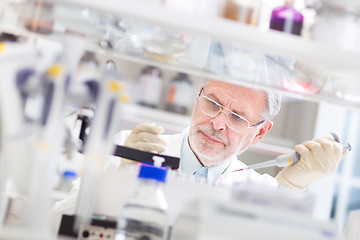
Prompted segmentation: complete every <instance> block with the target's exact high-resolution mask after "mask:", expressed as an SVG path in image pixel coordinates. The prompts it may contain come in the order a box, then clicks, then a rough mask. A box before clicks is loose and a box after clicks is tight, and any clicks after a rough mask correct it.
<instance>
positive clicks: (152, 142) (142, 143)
mask: <svg viewBox="0 0 360 240" xmlns="http://www.w3.org/2000/svg"><path fill="white" fill-rule="evenodd" d="M163 132H164V128H162V127H160V126H156V125H155V124H152V123H140V124H139V125H137V126H136V127H135V128H134V129H133V130H132V131H131V134H130V135H129V136H128V137H127V138H126V139H125V143H124V146H125V147H130V148H135V149H138V150H141V151H147V152H152V153H162V152H164V151H165V149H166V145H167V144H166V142H165V141H164V140H163V139H161V138H160V137H159V135H160V134H162V133H163ZM130 162H131V163H133V162H134V161H131V160H128V159H122V160H121V165H124V164H127V163H130Z"/></svg>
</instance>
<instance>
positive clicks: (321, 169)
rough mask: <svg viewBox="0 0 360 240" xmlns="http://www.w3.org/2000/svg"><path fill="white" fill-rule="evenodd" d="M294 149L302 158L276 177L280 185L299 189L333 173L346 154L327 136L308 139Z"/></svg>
mask: <svg viewBox="0 0 360 240" xmlns="http://www.w3.org/2000/svg"><path fill="white" fill-rule="evenodd" d="M294 149H295V151H297V152H298V153H299V154H300V156H301V158H300V160H299V161H298V162H297V163H295V164H294V165H292V166H288V167H285V168H283V169H282V170H281V172H280V173H279V174H278V175H277V176H276V177H275V178H276V180H277V181H278V183H279V184H280V185H286V186H291V187H293V188H297V189H305V188H306V187H307V185H308V184H309V183H312V182H314V181H316V180H318V179H320V178H322V177H325V176H327V175H330V174H331V173H333V172H334V171H335V170H336V168H337V166H338V164H339V162H340V160H341V159H342V158H343V156H344V155H345V152H344V153H343V149H342V146H341V145H340V144H339V143H338V142H336V141H334V140H332V139H330V138H327V137H323V138H315V139H313V140H311V141H306V142H304V143H302V144H299V145H296V146H295V147H294Z"/></svg>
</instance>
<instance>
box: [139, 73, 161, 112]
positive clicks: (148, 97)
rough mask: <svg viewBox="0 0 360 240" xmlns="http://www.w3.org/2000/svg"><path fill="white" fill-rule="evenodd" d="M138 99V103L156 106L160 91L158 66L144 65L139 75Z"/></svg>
mask: <svg viewBox="0 0 360 240" xmlns="http://www.w3.org/2000/svg"><path fill="white" fill-rule="evenodd" d="M140 85H141V92H140V99H139V101H138V103H139V104H140V105H143V106H146V107H152V108H156V107H157V106H158V104H159V102H160V97H161V92H162V85H163V80H162V73H161V71H160V69H159V68H157V67H152V66H146V67H145V68H144V69H143V70H142V71H141V76H140Z"/></svg>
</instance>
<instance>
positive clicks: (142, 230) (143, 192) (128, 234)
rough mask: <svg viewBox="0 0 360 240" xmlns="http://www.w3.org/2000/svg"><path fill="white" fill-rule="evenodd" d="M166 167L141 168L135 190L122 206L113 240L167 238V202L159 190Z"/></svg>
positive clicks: (164, 178)
mask: <svg viewBox="0 0 360 240" xmlns="http://www.w3.org/2000/svg"><path fill="white" fill-rule="evenodd" d="M166 174H167V170H166V168H162V167H154V166H150V165H142V166H141V167H140V172H139V175H138V181H139V182H138V187H137V189H136V191H135V193H134V195H133V196H132V197H131V198H130V199H128V201H127V202H126V203H125V205H124V208H123V211H122V214H121V217H120V219H119V220H118V233H117V236H116V239H123V240H163V239H166V235H167V202H166V199H165V196H164V193H163V191H162V186H163V184H164V183H165V181H166Z"/></svg>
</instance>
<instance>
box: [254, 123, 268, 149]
mask: <svg viewBox="0 0 360 240" xmlns="http://www.w3.org/2000/svg"><path fill="white" fill-rule="evenodd" d="M272 126H273V122H272V121H269V122H266V123H264V124H262V127H261V128H260V129H259V132H258V133H257V134H256V136H255V137H254V139H253V142H252V144H257V143H258V142H259V141H260V140H261V139H262V138H263V137H264V136H265V134H266V133H267V132H268V131H270V129H271V128H272Z"/></svg>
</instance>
